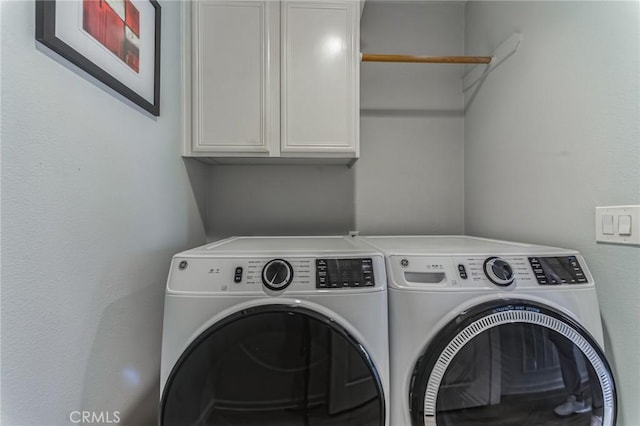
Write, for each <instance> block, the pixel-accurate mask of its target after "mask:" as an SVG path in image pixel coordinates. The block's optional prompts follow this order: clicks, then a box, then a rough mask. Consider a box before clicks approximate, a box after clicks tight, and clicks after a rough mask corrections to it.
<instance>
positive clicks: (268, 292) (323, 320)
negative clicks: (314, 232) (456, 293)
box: [159, 237, 389, 426]
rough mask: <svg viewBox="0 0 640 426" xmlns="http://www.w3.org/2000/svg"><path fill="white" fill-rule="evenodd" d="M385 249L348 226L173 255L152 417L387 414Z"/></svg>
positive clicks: (284, 420) (275, 420) (375, 420)
mask: <svg viewBox="0 0 640 426" xmlns="http://www.w3.org/2000/svg"><path fill="white" fill-rule="evenodd" d="M387 336H388V335H387V291H386V274H385V269H384V257H383V256H382V254H381V253H380V252H379V251H377V250H375V249H373V248H371V246H369V245H366V244H363V243H361V242H359V241H355V240H353V239H351V238H348V237H236V238H229V239H226V240H222V241H218V242H215V243H212V244H208V245H205V246H203V247H200V248H196V249H193V250H189V251H185V252H183V253H180V254H177V255H175V256H174V258H173V260H172V263H171V269H170V271H169V278H168V282H167V289H166V297H165V312H164V329H163V340H162V361H161V378H160V382H161V407H160V413H159V415H160V424H161V425H167V426H168V425H243V426H244V425H261V426H268V425H274V426H275V425H278V426H286V425H292V426H293V425H300V426H303V425H363V426H364V425H367V426H368V425H371V426H373V425H376V426H381V425H388V408H387V407H388V394H389V392H388V381H389V377H388V337H387Z"/></svg>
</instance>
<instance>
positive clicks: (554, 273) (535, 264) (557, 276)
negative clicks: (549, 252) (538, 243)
mask: <svg viewBox="0 0 640 426" xmlns="http://www.w3.org/2000/svg"><path fill="white" fill-rule="evenodd" d="M529 263H530V264H531V268H532V269H533V272H534V274H535V275H536V279H537V280H538V284H541V285H558V284H586V283H587V277H586V276H585V274H584V271H583V270H582V267H581V266H580V263H578V259H577V258H576V257H575V256H558V257H530V258H529Z"/></svg>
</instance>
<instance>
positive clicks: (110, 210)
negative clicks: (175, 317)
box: [0, 1, 205, 426]
mask: <svg viewBox="0 0 640 426" xmlns="http://www.w3.org/2000/svg"><path fill="white" fill-rule="evenodd" d="M161 3H162V4H161V5H162V18H163V20H162V68H161V74H162V84H161V87H162V92H161V113H162V115H161V116H160V117H159V118H158V119H154V118H151V117H150V116H149V115H147V114H144V113H142V112H140V111H139V110H136V109H134V108H132V107H131V106H130V105H127V104H125V103H124V102H122V101H121V100H120V99H119V98H117V97H116V96H114V95H112V94H111V93H108V92H106V91H105V90H103V89H102V88H101V87H99V86H98V85H96V84H94V83H92V82H90V81H88V80H87V79H85V78H83V77H82V76H80V75H78V74H77V73H76V72H74V71H72V70H70V69H69V68H67V67H66V66H63V65H61V64H60V63H58V62H56V61H54V60H53V59H51V58H50V57H48V56H47V55H45V54H44V53H42V52H41V51H38V50H36V42H35V38H34V33H35V28H34V25H35V24H34V21H35V9H34V4H35V2H33V1H19V2H18V1H10V2H6V1H3V2H2V13H1V15H2V24H1V27H2V76H1V79H2V80H1V81H2V116H1V118H2V133H1V137H2V305H1V308H2V316H1V320H2V329H1V333H2V373H1V378H0V379H1V384H2V418H1V421H2V424H6V425H21V426H22V425H45V424H46V425H51V424H56V425H63V424H71V423H70V421H69V414H70V412H72V411H74V410H96V411H109V412H112V411H120V418H121V419H122V424H131V425H141V424H153V422H154V421H153V419H154V417H155V415H156V410H157V400H158V393H159V363H160V339H161V327H162V306H163V295H164V285H165V280H166V274H167V271H168V266H169V260H170V257H171V255H172V254H173V253H175V252H176V251H178V250H181V249H184V248H187V247H191V246H194V245H196V244H200V243H203V242H204V228H203V224H202V219H201V214H200V210H199V208H198V204H197V198H196V196H195V195H194V191H201V189H202V188H201V187H202V182H203V180H204V174H205V170H204V168H203V167H202V165H200V164H199V163H196V164H191V163H189V164H187V166H185V163H184V162H183V160H182V159H181V158H180V147H179V137H180V132H181V124H180V112H179V100H180V95H181V92H180V84H179V83H180V74H179V73H180V70H179V67H176V66H175V64H177V63H179V58H180V49H181V40H180V31H179V25H180V24H179V16H180V10H179V4H178V3H177V2H168V1H163V2H161ZM192 185H193V187H192ZM194 188H195V189H194ZM112 419H113V417H112Z"/></svg>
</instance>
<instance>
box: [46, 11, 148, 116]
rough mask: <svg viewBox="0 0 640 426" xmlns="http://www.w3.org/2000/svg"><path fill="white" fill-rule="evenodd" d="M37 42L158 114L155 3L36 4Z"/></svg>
mask: <svg viewBox="0 0 640 426" xmlns="http://www.w3.org/2000/svg"><path fill="white" fill-rule="evenodd" d="M36 40H38V41H39V42H41V43H42V44H44V45H45V46H47V47H48V48H50V49H51V50H53V51H54V52H56V53H58V54H59V55H60V56H62V57H63V58H65V59H67V60H68V61H70V62H72V63H73V64H75V65H76V66H78V67H80V68H81V69H82V70H84V71H86V72H87V73H89V74H90V75H92V76H93V77H95V78H97V79H98V80H100V81H101V82H102V83H104V84H106V85H107V86H108V87H110V88H111V89H113V90H115V91H116V92H118V93H120V94H121V95H122V96H124V97H126V98H127V99H129V100H131V101H132V102H134V103H136V104H137V105H139V106H140V107H142V108H143V109H145V110H146V111H148V112H150V113H151V114H153V115H155V116H158V115H160V5H159V4H158V2H157V1H155V0H36Z"/></svg>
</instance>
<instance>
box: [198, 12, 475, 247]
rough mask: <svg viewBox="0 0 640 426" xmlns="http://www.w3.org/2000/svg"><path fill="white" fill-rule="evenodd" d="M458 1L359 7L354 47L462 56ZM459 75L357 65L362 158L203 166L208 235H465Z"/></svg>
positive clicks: (453, 70) (440, 68)
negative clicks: (336, 162) (342, 162)
mask: <svg viewBox="0 0 640 426" xmlns="http://www.w3.org/2000/svg"><path fill="white" fill-rule="evenodd" d="M463 29H464V6H463V4H462V3H458V2H451V3H447V4H445V3H438V4H430V5H428V4H424V3H422V4H420V3H411V2H406V3H397V2H396V3H395V4H394V3H393V2H390V3H384V2H375V1H368V2H367V4H366V7H365V9H364V14H363V16H362V20H361V44H362V47H361V50H362V51H363V52H368V53H412V54H432V55H438V54H443V55H444V54H447V55H451V54H462V53H463V50H464V44H463V43H464V40H463V39H464V37H463ZM461 76H462V69H461V68H460V67H456V66H454V67H451V66H447V65H431V66H424V65H415V64H413V65H412V64H375V63H366V64H362V65H361V77H360V93H361V94H360V98H361V122H360V126H361V128H360V131H361V137H360V146H361V158H360V160H358V162H357V163H356V164H355V166H354V167H353V168H352V169H348V168H346V167H344V166H325V167H319V166H285V165H283V166H228V165H225V166H212V167H211V170H210V172H209V180H208V204H207V236H208V238H209V239H210V240H213V239H217V238H220V237H223V236H228V235H234V234H235V235H264V234H331V233H346V232H348V231H349V230H354V229H357V230H360V231H361V232H363V233H368V234H381V233H392V234H395V233H399V234H407V233H430V234H442V233H462V232H463V231H464V224H463V222H464V202H463V198H464V188H463V173H462V171H463V167H464V151H463V148H464V125H463V120H464V117H463V97H462V93H461V90H460V87H461V86H460V84H461V83H460V78H461Z"/></svg>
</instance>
